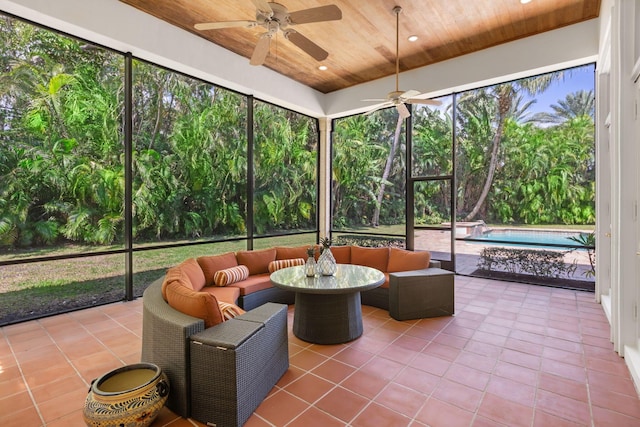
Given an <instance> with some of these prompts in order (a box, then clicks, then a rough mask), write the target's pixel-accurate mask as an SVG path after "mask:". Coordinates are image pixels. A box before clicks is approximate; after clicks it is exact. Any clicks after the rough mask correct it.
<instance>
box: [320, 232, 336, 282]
mask: <svg viewBox="0 0 640 427" xmlns="http://www.w3.org/2000/svg"><path fill="white" fill-rule="evenodd" d="M320 243H322V248H321V252H320V257H318V273H320V274H322V275H323V276H333V275H334V274H336V271H337V269H338V266H337V265H336V259H335V258H334V257H333V254H332V253H331V240H330V239H329V238H328V237H325V238H324V239H320Z"/></svg>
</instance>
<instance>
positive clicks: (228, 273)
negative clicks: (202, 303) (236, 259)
mask: <svg viewBox="0 0 640 427" xmlns="http://www.w3.org/2000/svg"><path fill="white" fill-rule="evenodd" d="M247 277H249V269H248V268H247V266H246V265H238V266H236V267H229V268H225V269H224V270H218V271H216V272H215V274H214V275H213V284H214V285H215V286H227V285H230V284H232V283H236V282H239V281H241V280H244V279H246V278H247Z"/></svg>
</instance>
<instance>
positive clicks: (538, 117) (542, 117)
mask: <svg viewBox="0 0 640 427" xmlns="http://www.w3.org/2000/svg"><path fill="white" fill-rule="evenodd" d="M595 100H596V98H595V96H594V94H593V90H590V91H585V90H579V91H577V92H573V93H569V94H567V96H566V97H565V99H564V100H562V99H561V100H558V104H559V105H556V104H553V105H551V109H552V110H553V111H554V112H553V113H548V112H543V113H537V114H534V115H533V117H532V118H531V119H530V121H532V122H538V123H552V124H560V123H564V122H566V121H567V120H570V119H573V118H575V117H580V116H588V117H591V118H592V119H593V118H594V112H595Z"/></svg>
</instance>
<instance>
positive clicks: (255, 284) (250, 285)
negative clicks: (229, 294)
mask: <svg viewBox="0 0 640 427" xmlns="http://www.w3.org/2000/svg"><path fill="white" fill-rule="evenodd" d="M269 276H270V275H269V273H263V274H255V275H252V276H249V278H247V279H246V280H243V281H242V282H238V283H234V284H232V285H229V286H227V287H226V288H238V289H239V290H240V295H242V296H245V295H249V294H250V293H252V292H257V291H261V290H263V289H268V288H270V287H272V285H271V280H270V279H269ZM219 289H225V288H219Z"/></svg>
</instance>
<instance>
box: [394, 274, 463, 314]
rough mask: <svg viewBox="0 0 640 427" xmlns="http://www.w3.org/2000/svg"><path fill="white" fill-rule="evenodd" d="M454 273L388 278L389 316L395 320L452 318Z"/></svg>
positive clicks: (405, 275)
mask: <svg viewBox="0 0 640 427" xmlns="http://www.w3.org/2000/svg"><path fill="white" fill-rule="evenodd" d="M453 277H454V273H453V272H451V271H448V270H443V269H441V268H428V269H425V270H422V271H420V272H416V271H411V272H397V273H390V274H389V314H390V315H391V317H393V318H394V319H396V320H409V319H421V318H425V317H438V316H451V315H453V314H454V287H453Z"/></svg>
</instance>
